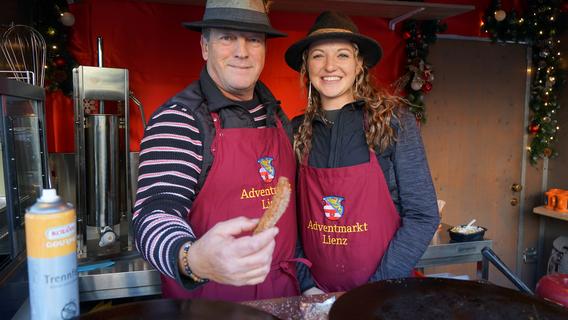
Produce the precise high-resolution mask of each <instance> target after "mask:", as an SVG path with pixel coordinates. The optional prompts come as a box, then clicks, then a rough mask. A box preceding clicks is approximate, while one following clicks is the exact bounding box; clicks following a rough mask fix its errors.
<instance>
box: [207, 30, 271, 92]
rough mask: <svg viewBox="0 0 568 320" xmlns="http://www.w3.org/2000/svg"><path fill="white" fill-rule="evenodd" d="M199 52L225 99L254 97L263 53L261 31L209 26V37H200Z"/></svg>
mask: <svg viewBox="0 0 568 320" xmlns="http://www.w3.org/2000/svg"><path fill="white" fill-rule="evenodd" d="M201 54H202V55H203V59H204V60H205V61H207V72H208V73H209V75H210V76H211V78H212V79H213V81H214V82H215V83H216V84H217V87H219V89H220V90H221V92H222V93H223V94H224V95H225V96H226V97H227V98H229V99H231V100H236V101H239V100H241V101H242V100H251V99H252V98H253V93H254V86H255V84H256V81H257V80H258V77H260V73H261V72H262V69H263V68H264V57H265V55H266V45H265V35H264V34H263V33H257V32H246V31H236V30H225V29H210V33H209V40H207V39H205V37H204V36H201Z"/></svg>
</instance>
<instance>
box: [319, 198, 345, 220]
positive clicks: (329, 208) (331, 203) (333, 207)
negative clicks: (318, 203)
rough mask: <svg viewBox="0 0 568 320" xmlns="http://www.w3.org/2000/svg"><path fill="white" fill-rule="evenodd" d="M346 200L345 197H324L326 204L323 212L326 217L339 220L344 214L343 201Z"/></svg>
mask: <svg viewBox="0 0 568 320" xmlns="http://www.w3.org/2000/svg"><path fill="white" fill-rule="evenodd" d="M343 200H345V198H343V197H335V196H330V197H324V198H323V201H325V205H324V206H323V212H324V214H325V217H326V218H327V219H328V220H331V221H337V220H339V218H341V217H342V216H343V212H344V208H343V205H342V204H341V201H343Z"/></svg>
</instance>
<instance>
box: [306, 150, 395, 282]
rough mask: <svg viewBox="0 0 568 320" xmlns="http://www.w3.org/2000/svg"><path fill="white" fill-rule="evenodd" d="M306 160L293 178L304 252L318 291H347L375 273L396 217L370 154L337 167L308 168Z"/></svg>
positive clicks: (384, 184)
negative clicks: (362, 160) (365, 160)
mask: <svg viewBox="0 0 568 320" xmlns="http://www.w3.org/2000/svg"><path fill="white" fill-rule="evenodd" d="M308 156H309V155H306V156H304V157H303V161H302V164H301V166H300V175H299V178H298V179H299V185H298V194H299V201H300V207H299V210H301V211H300V213H301V214H300V217H301V218H300V219H301V220H300V221H301V234H302V242H303V246H304V252H305V254H306V258H307V259H308V260H309V261H311V262H312V268H311V273H312V275H313V277H314V280H315V281H316V283H317V284H318V286H319V287H320V289H322V290H324V291H326V292H336V291H347V290H350V289H353V288H355V287H358V286H360V285H362V284H365V283H367V282H368V281H369V278H370V277H371V276H372V275H373V274H374V273H375V271H376V270H377V267H378V265H379V263H380V261H381V259H382V257H383V255H384V253H385V251H386V249H387V248H388V245H389V242H390V240H391V239H392V237H393V236H394V234H395V232H396V230H397V229H398V227H399V225H400V217H399V214H398V212H397V210H396V208H395V207H394V204H393V201H392V198H391V195H390V193H389V189H388V187H387V184H386V181H385V178H384V175H383V172H382V170H381V168H380V166H379V163H378V161H377V158H376V156H375V153H374V152H373V151H370V155H369V157H370V161H369V162H368V163H363V164H359V165H354V166H349V167H341V168H314V167H310V166H309V165H308V163H307V161H308Z"/></svg>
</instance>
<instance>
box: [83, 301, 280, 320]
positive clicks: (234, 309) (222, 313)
mask: <svg viewBox="0 0 568 320" xmlns="http://www.w3.org/2000/svg"><path fill="white" fill-rule="evenodd" d="M80 319H91V320H92V319H101V320H110V319H190V320H217V319H234V320H241V319H243V320H247V319H250V320H274V319H279V318H277V317H275V316H273V315H271V314H269V313H266V312H264V311H261V310H258V309H255V308H253V307H249V306H245V305H242V304H237V303H232V302H225V301H211V300H201V299H194V300H169V299H159V300H148V301H140V302H133V303H126V304H122V305H118V306H115V307H112V308H109V309H104V310H100V311H96V312H92V313H87V314H84V315H82V316H81V317H80Z"/></svg>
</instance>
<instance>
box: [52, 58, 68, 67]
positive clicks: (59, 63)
mask: <svg viewBox="0 0 568 320" xmlns="http://www.w3.org/2000/svg"><path fill="white" fill-rule="evenodd" d="M53 64H54V65H55V66H56V67H63V66H64V65H65V64H67V61H65V59H64V58H63V57H57V58H55V59H53Z"/></svg>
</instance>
